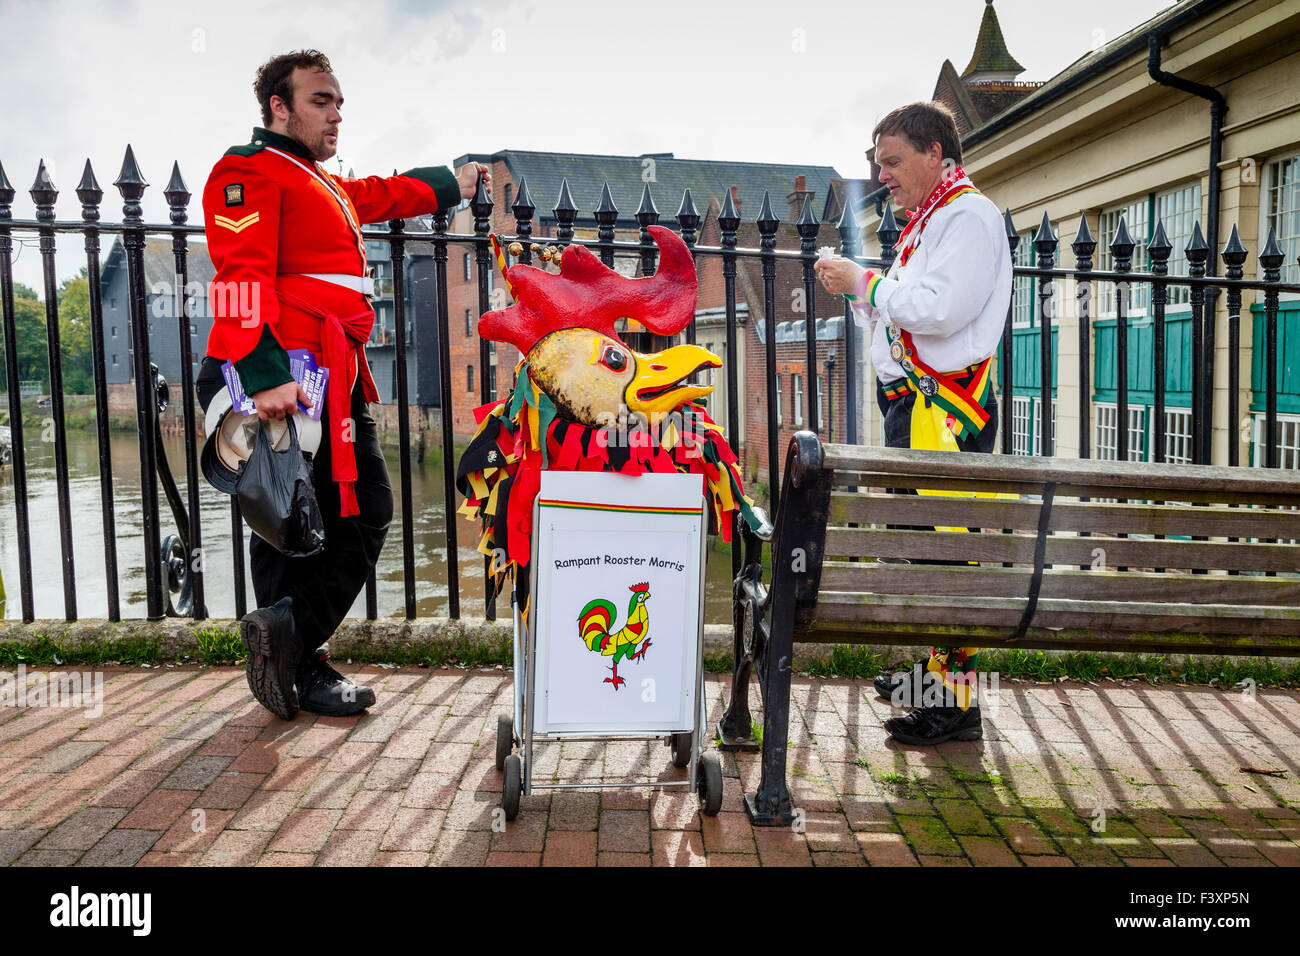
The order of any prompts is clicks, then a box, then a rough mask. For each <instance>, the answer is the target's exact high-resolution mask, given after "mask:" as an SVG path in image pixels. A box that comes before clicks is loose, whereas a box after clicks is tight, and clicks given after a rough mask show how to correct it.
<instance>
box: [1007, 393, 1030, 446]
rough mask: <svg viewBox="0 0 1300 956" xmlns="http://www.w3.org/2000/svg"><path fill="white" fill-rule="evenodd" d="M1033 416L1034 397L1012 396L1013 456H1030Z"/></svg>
mask: <svg viewBox="0 0 1300 956" xmlns="http://www.w3.org/2000/svg"><path fill="white" fill-rule="evenodd" d="M1033 414H1034V397H1033V396H1032V395H1014V394H1013V395H1012V396H1011V454H1013V455H1029V454H1030V436H1031V435H1032V434H1033V431H1034V419H1033Z"/></svg>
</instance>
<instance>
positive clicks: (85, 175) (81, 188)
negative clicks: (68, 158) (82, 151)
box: [77, 159, 104, 222]
mask: <svg viewBox="0 0 1300 956" xmlns="http://www.w3.org/2000/svg"><path fill="white" fill-rule="evenodd" d="M77 198H78V199H80V200H81V218H82V220H84V221H85V222H98V221H99V204H100V202H101V201H102V200H103V198H104V190H102V189H100V188H99V181H98V180H97V179H95V170H94V169H92V168H91V166H90V160H89V159H87V160H86V168H85V169H84V170H83V171H82V173H81V182H79V183H78V184H77Z"/></svg>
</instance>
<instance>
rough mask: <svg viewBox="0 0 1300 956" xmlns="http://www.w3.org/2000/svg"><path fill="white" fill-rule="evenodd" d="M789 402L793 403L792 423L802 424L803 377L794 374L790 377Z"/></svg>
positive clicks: (796, 373)
mask: <svg viewBox="0 0 1300 956" xmlns="http://www.w3.org/2000/svg"><path fill="white" fill-rule="evenodd" d="M790 393H791V401H792V402H793V403H794V423H795V424H796V425H802V424H803V376H802V375H800V374H799V373H798V372H795V373H794V374H792V375H791V376H790Z"/></svg>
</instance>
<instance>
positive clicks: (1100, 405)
mask: <svg viewBox="0 0 1300 956" xmlns="http://www.w3.org/2000/svg"><path fill="white" fill-rule="evenodd" d="M1092 411H1093V415H1092V420H1093V441H1092V447H1093V458H1094V459H1096V460H1098V461H1117V460H1118V455H1117V448H1118V446H1117V444H1116V441H1117V438H1118V436H1117V435H1116V430H1117V429H1116V419H1117V413H1118V411H1119V405H1118V404H1117V403H1115V402H1093V405H1092ZM1139 415H1140V416H1141V417H1140V418H1136V417H1135V416H1139ZM1128 417H1129V421H1128V428H1127V429H1126V430H1125V433H1126V434H1127V436H1128V451H1129V456H1128V460H1129V461H1145V460H1146V454H1145V452H1143V450H1142V449H1141V448H1137V449H1135V448H1134V447H1133V440H1134V438H1135V437H1136V438H1137V439H1138V440H1139V441H1142V442H1145V444H1146V446H1147V448H1148V449H1150V447H1151V443H1150V442H1149V441H1145V439H1146V433H1145V429H1146V422H1147V419H1148V418H1149V417H1150V416H1149V415H1148V414H1147V406H1145V405H1130V406H1129V407H1128Z"/></svg>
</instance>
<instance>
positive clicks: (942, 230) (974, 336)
mask: <svg viewBox="0 0 1300 956" xmlns="http://www.w3.org/2000/svg"><path fill="white" fill-rule="evenodd" d="M1010 305H1011V250H1010V248H1009V247H1008V245H1007V234H1006V226H1005V224H1004V221H1003V218H1002V214H1001V213H1000V212H998V209H997V207H996V206H994V205H993V203H992V202H991V201H990V200H989V199H988V198H987V197H986V196H984V195H982V194H979V193H967V194H965V195H963V196H958V197H957V198H956V199H954V200H953V201H952V202H950V203H948V205H946V206H943V207H941V208H939V209H936V210H935V211H934V212H933V213H932V214H931V216H930V221H929V222H928V223H926V226H925V231H924V232H922V233H921V238H920V240H919V242H918V243H917V246H916V248H915V249H914V250H913V251H912V254H911V256H910V257H909V258H908V261H907V265H906V266H903V265H900V264H899V261H898V260H897V259H895V260H894V263H893V265H892V266H890V268H889V271H888V272H887V273H886V274H885V276H884V277H883V279H882V281H881V282H880V283H879V284H878V285H877V287H876V291H875V305H874V306H872V305H871V304H870V303H868V302H855V303H853V318H854V321H855V322H857V324H858V325H861V326H863V327H865V328H869V329H871V330H872V335H871V362H872V364H873V365H874V366H875V368H876V375H877V377H878V378H879V380H880V381H881V382H885V383H889V382H893V381H895V380H897V379H900V378H903V377H904V375H905V373H904V372H903V369H902V368H901V367H900V366H899V364H898V363H897V362H895V361H894V360H893V358H892V357H890V354H889V336H888V334H887V332H886V330H885V321H884V320H885V319H888V320H889V321H890V322H893V324H894V325H895V326H897V327H898V328H900V329H905V330H907V331H908V332H911V333H912V340H913V342H914V343H915V345H916V351H917V353H918V354H919V357H920V359H921V361H923V362H925V363H926V364H927V365H929V366H930V367H931V368H933V369H936V370H937V371H940V372H955V371H960V370H961V369H964V368H966V367H967V366H968V365H974V364H975V363H976V362H982V361H984V359H986V358H988V357H989V356H990V355H992V354H993V353H994V352H996V351H997V348H998V343H999V342H1000V341H1001V340H1002V330H1003V328H1004V327H1005V326H1006V322H1007V309H1008V308H1010Z"/></svg>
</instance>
